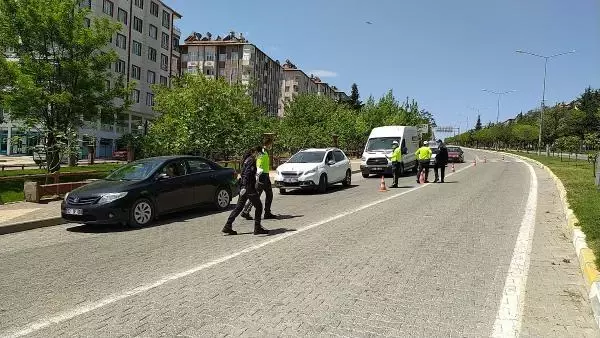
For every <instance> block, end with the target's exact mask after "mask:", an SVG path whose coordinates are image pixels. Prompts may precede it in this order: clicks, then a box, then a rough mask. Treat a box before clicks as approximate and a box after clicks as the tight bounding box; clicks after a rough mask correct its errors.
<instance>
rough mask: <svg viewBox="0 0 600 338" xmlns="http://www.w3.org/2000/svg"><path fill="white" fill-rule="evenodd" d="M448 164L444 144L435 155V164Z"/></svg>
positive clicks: (446, 149)
mask: <svg viewBox="0 0 600 338" xmlns="http://www.w3.org/2000/svg"><path fill="white" fill-rule="evenodd" d="M447 164H448V148H446V146H441V147H440V152H439V153H438V154H437V155H435V165H437V166H445V165H447Z"/></svg>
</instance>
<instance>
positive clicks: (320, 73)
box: [308, 69, 338, 77]
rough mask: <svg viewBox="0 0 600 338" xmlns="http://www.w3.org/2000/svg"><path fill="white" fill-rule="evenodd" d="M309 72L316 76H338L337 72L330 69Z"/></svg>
mask: <svg viewBox="0 0 600 338" xmlns="http://www.w3.org/2000/svg"><path fill="white" fill-rule="evenodd" d="M308 73H309V74H313V75H314V76H318V77H336V76H338V75H337V73H336V72H332V71H330V70H321V69H316V70H311V71H310V72H308Z"/></svg>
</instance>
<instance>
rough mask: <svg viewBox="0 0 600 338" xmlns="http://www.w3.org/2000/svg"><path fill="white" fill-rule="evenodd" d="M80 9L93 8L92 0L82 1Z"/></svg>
mask: <svg viewBox="0 0 600 338" xmlns="http://www.w3.org/2000/svg"><path fill="white" fill-rule="evenodd" d="M79 7H81V8H90V9H91V8H92V0H81V1H80V2H79Z"/></svg>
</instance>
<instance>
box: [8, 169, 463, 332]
mask: <svg viewBox="0 0 600 338" xmlns="http://www.w3.org/2000/svg"><path fill="white" fill-rule="evenodd" d="M471 167H472V166H471V165H469V166H465V167H464V168H461V169H459V170H457V171H456V172H454V173H450V174H448V175H446V176H452V175H453V174H457V173H459V172H461V171H463V170H466V169H469V168H471ZM428 185H430V183H426V184H423V185H419V186H417V187H414V188H411V189H409V190H405V191H403V192H400V193H396V194H393V195H391V196H388V197H386V198H382V199H380V200H377V201H374V202H371V203H368V204H365V205H363V206H360V207H358V208H356V209H353V210H352V211H347V212H343V213H340V214H337V215H335V216H332V217H329V218H326V219H323V220H321V221H319V222H316V223H313V224H310V225H308V226H306V227H304V228H300V229H298V230H296V231H293V232H287V233H284V234H281V235H277V236H275V237H273V238H271V239H269V240H266V241H264V242H262V243H259V244H256V245H253V246H250V247H248V248H246V249H244V250H241V251H238V252H235V253H233V254H230V255H227V256H224V257H221V258H218V259H215V260H213V261H210V262H207V263H204V264H202V265H199V266H196V267H194V268H191V269H189V270H186V271H182V272H178V273H173V274H169V275H166V276H164V277H162V278H161V279H159V280H157V281H155V282H153V283H148V284H144V285H140V286H138V287H136V288H134V289H131V290H128V291H125V292H123V293H120V294H115V295H112V296H109V297H106V298H104V299H101V300H98V301H95V302H91V303H88V304H84V305H82V306H79V307H76V308H74V309H71V310H68V311H64V312H60V313H57V314H55V315H52V316H50V317H46V318H42V319H40V320H38V321H36V322H33V323H30V324H28V325H25V326H24V327H22V328H19V329H17V330H15V331H12V332H5V333H2V334H1V335H0V337H6V338H9V337H10V338H16V337H22V336H26V335H29V334H31V333H34V332H36V331H39V330H42V329H44V328H47V327H49V326H51V325H55V324H60V323H62V322H65V321H68V320H70V319H73V318H75V317H77V316H80V315H83V314H86V313H89V312H92V311H94V310H97V309H99V308H102V307H104V306H107V305H110V304H113V303H115V302H118V301H121V300H124V299H127V298H129V297H132V296H135V295H138V294H140V293H143V292H146V291H149V290H152V289H154V288H157V287H159V286H161V285H163V284H166V283H168V282H172V281H175V280H178V279H181V278H183V277H186V276H189V275H191V274H194V273H196V272H198V271H201V270H205V269H208V268H210V267H213V266H215V265H218V264H221V263H224V262H226V261H228V260H231V259H233V258H236V257H238V256H241V255H243V254H246V253H250V252H253V251H256V250H258V249H260V248H262V247H265V246H267V245H269V244H273V243H276V242H279V241H281V240H283V239H286V238H288V237H291V236H294V235H297V234H299V233H302V232H305V231H307V230H310V229H313V228H316V227H318V226H321V225H323V224H326V223H330V222H333V221H335V220H338V219H340V218H343V217H346V216H349V215H352V214H355V213H357V212H359V211H362V210H365V209H368V208H371V207H374V206H376V205H378V204H381V203H384V202H387V201H389V200H392V199H394V198H397V197H400V196H402V195H406V194H408V193H410V192H413V191H415V190H418V189H421V188H423V187H426V186H428Z"/></svg>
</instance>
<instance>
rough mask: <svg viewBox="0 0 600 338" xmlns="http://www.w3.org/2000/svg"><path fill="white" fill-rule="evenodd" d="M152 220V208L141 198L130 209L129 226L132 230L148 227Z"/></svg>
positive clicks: (150, 203) (147, 201)
mask: <svg viewBox="0 0 600 338" xmlns="http://www.w3.org/2000/svg"><path fill="white" fill-rule="evenodd" d="M152 219H154V206H153V205H152V202H150V200H148V199H146V198H141V199H139V200H137V201H135V203H133V207H132V208H131V212H130V215H129V225H130V226H131V227H133V228H141V227H144V226H146V225H148V224H149V223H150V222H151V221H152Z"/></svg>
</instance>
